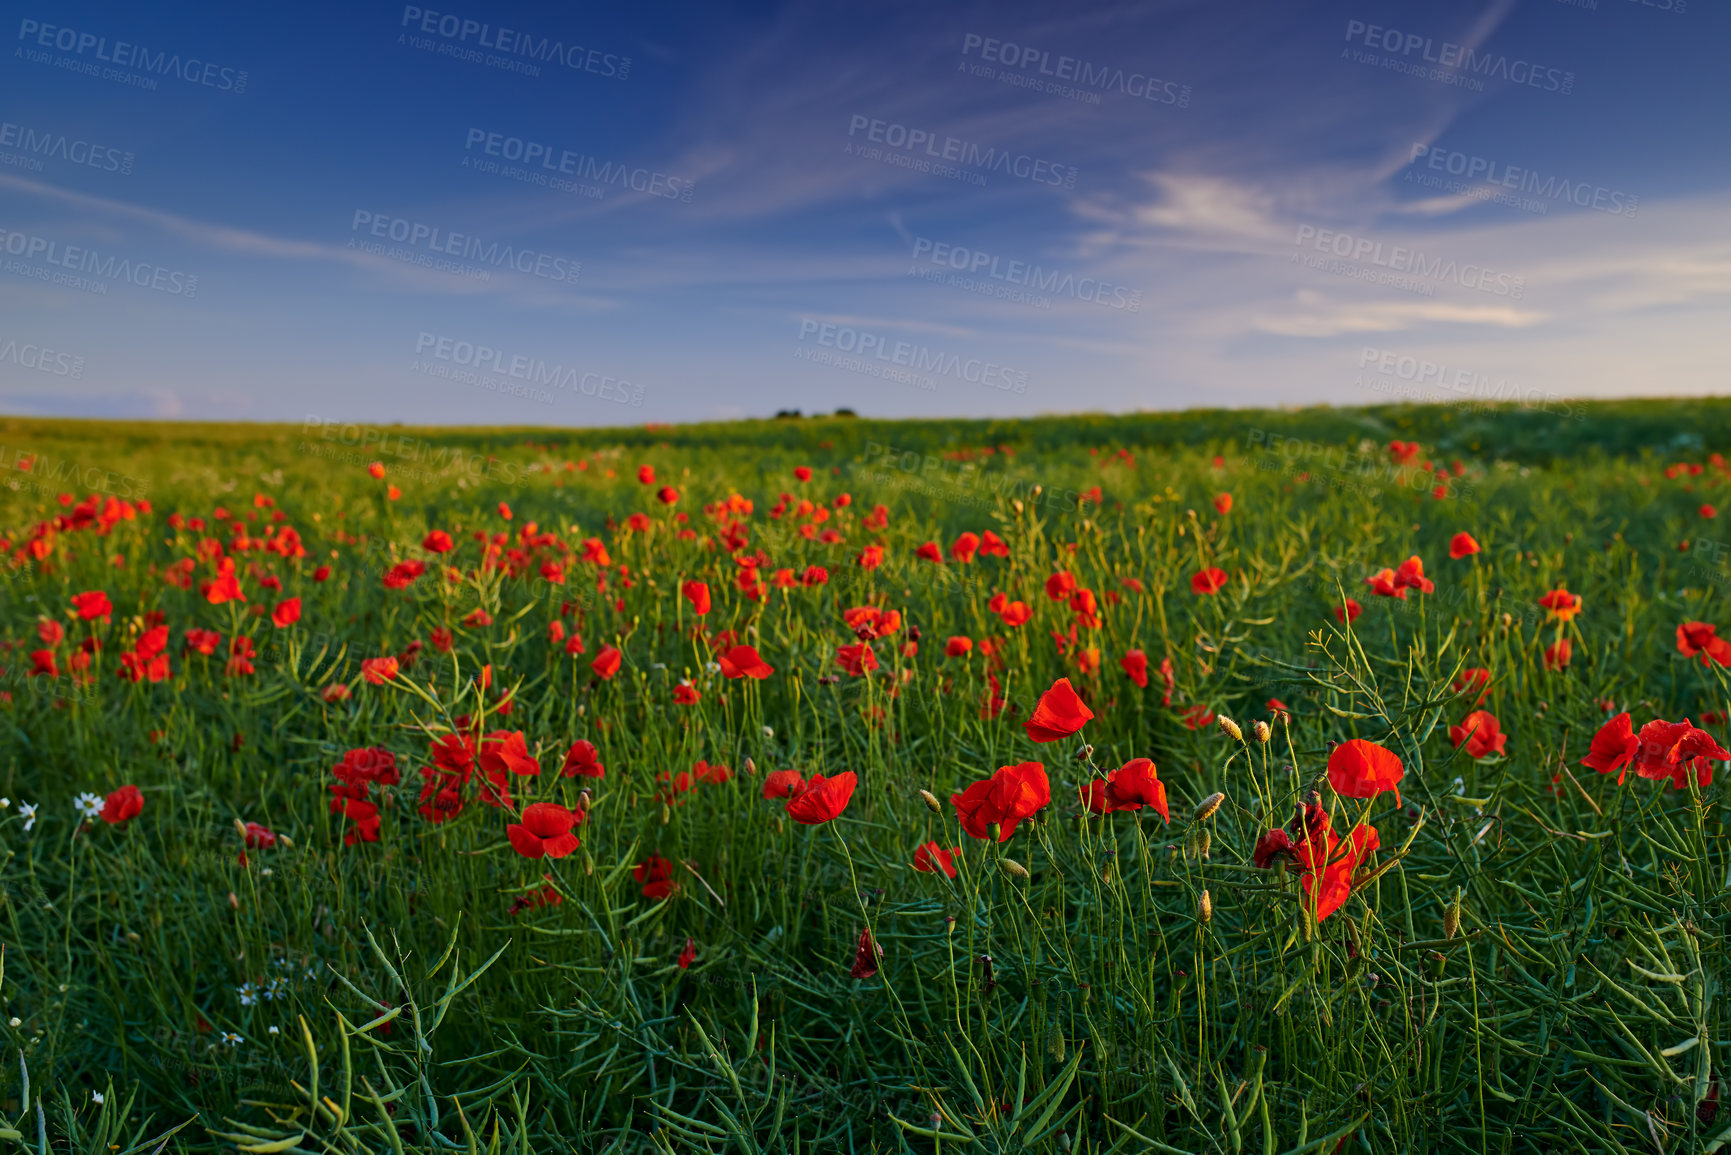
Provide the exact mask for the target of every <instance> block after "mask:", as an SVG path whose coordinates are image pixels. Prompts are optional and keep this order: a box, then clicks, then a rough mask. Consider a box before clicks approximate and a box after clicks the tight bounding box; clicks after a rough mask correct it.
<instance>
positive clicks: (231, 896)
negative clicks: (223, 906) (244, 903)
mask: <svg viewBox="0 0 1731 1155" xmlns="http://www.w3.org/2000/svg"><path fill="white" fill-rule="evenodd" d="M228 906H229V909H230V910H239V909H240V899H239V898H238V897H236V896H235V893H234V891H232V890H231V891H229V892H228Z"/></svg>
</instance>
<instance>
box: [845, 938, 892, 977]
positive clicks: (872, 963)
mask: <svg viewBox="0 0 1731 1155" xmlns="http://www.w3.org/2000/svg"><path fill="white" fill-rule="evenodd" d="M883 953H884V948H883V947H881V946H879V945H878V944H877V943H875V942H873V941H872V932H871V931H869V930H862V931H860V932H859V945H858V946H857V947H855V948H854V952H853V967H852V968H851V969H849V971H848V974H850V975H852V976H853V977H854V978H856V979H869V978H871V977H872V976H873V975H875V974H877V973H878V959H879V958H880V957H882V955H883Z"/></svg>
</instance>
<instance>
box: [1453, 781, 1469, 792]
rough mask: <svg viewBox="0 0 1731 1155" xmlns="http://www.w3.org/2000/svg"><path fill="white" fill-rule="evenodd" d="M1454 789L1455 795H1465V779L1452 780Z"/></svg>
mask: <svg viewBox="0 0 1731 1155" xmlns="http://www.w3.org/2000/svg"><path fill="white" fill-rule="evenodd" d="M1454 788H1455V793H1456V794H1465V793H1466V792H1467V781H1466V779H1465V778H1456V779H1455V780H1454Z"/></svg>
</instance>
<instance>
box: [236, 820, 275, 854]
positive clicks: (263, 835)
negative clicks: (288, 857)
mask: <svg viewBox="0 0 1731 1155" xmlns="http://www.w3.org/2000/svg"><path fill="white" fill-rule="evenodd" d="M242 829H243V830H244V831H245V834H244V835H243V840H244V841H245V842H246V845H247V848H248V849H251V850H269V849H270V848H271V847H273V846H275V845H276V832H275V831H273V830H272V829H271V828H270V827H268V826H263V825H260V824H259V823H257V822H248V823H247V824H246V825H245V826H244V827H242Z"/></svg>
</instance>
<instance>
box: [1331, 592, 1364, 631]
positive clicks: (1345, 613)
mask: <svg viewBox="0 0 1731 1155" xmlns="http://www.w3.org/2000/svg"><path fill="white" fill-rule="evenodd" d="M1363 612H1364V607H1363V606H1361V605H1359V604H1358V601H1357V600H1356V599H1354V598H1347V599H1346V602H1345V604H1343V605H1338V606H1335V607H1334V620H1335V621H1337V622H1339V623H1340V624H1341V625H1346V624H1347V623H1349V622H1356V621H1357V620H1358V615H1359V614H1362V613H1363Z"/></svg>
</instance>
